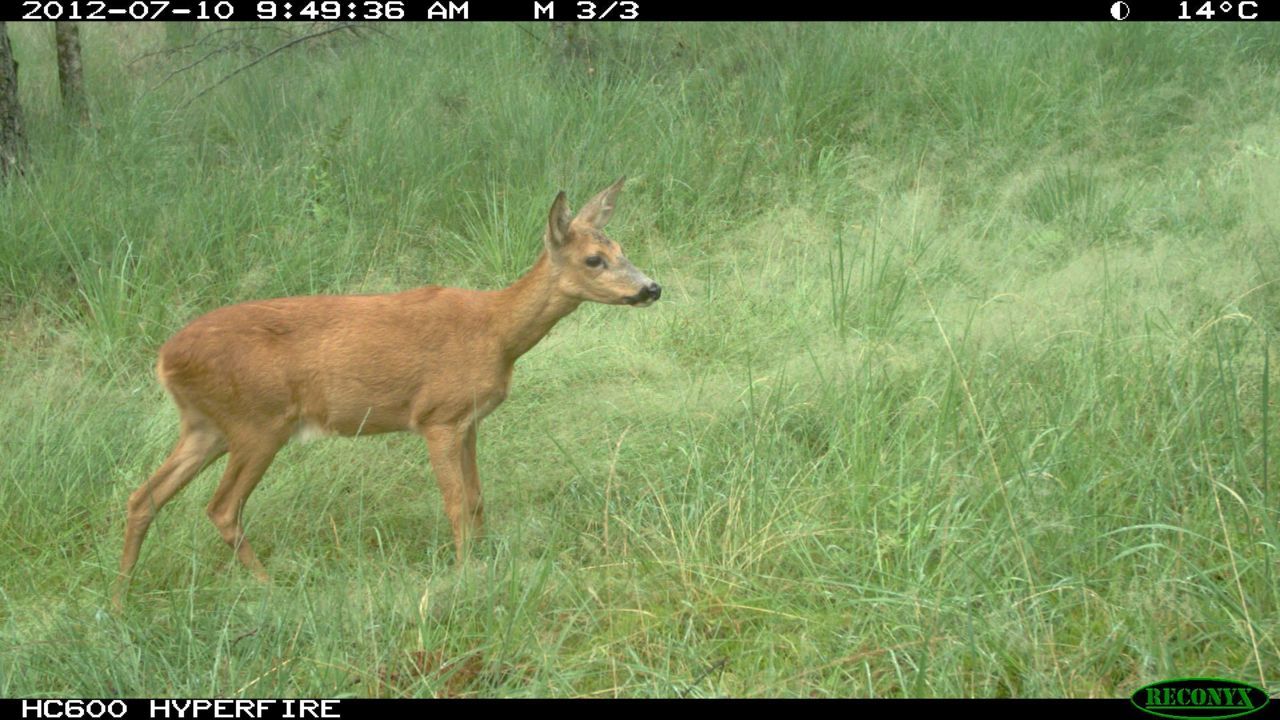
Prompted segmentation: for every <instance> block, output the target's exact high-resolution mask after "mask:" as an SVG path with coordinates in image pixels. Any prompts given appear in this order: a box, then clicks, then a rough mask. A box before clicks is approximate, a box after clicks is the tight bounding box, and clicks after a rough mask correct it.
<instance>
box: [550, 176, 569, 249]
mask: <svg viewBox="0 0 1280 720" xmlns="http://www.w3.org/2000/svg"><path fill="white" fill-rule="evenodd" d="M572 220H573V216H572V215H570V214H569V201H568V200H567V199H565V196H564V191H563V190H561V191H560V194H559V195H556V200H555V202H553V203H551V213H550V214H549V215H548V217H547V236H546V239H545V242H546V245H547V249H548V250H559V249H560V248H562V247H564V245H565V243H567V242H569V223H570V222H571V221H572Z"/></svg>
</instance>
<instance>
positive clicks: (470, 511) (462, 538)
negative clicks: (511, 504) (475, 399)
mask: <svg viewBox="0 0 1280 720" xmlns="http://www.w3.org/2000/svg"><path fill="white" fill-rule="evenodd" d="M470 433H471V435H472V443H474V428H472V429H471V430H470ZM422 434H423V436H424V437H425V438H426V440H427V451H428V452H429V453H430V454H431V469H432V470H434V471H435V474H436V482H437V483H438V484H439V485H440V494H441V496H442V497H443V498H444V512H445V515H447V516H448V517H449V523H450V524H451V525H452V526H453V546H454V549H455V550H456V551H457V554H458V562H462V560H463V558H464V557H465V553H466V548H467V544H468V543H469V541H470V540H471V538H472V536H473V535H474V534H475V532H474V531H475V528H474V527H473V519H474V517H475V513H476V509H477V508H478V506H479V503H480V494H479V483H478V482H477V483H476V487H475V488H474V489H473V488H472V487H471V486H470V484H469V483H468V482H467V477H466V472H465V471H464V467H465V465H466V463H465V462H464V460H465V457H466V455H467V452H466V449H467V447H468V445H467V435H468V430H467V429H465V428H458V427H455V426H453V425H432V426H430V427H428V428H427V429H426V430H424V431H423V433H422ZM471 447H472V448H474V444H472V445H471ZM471 455H472V457H473V462H474V450H472V452H471Z"/></svg>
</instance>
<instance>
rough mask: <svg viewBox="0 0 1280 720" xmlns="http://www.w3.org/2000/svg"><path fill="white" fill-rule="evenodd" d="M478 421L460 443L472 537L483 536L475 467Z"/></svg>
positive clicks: (481, 501)
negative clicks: (469, 502)
mask: <svg viewBox="0 0 1280 720" xmlns="http://www.w3.org/2000/svg"><path fill="white" fill-rule="evenodd" d="M479 431H480V421H478V420H477V421H476V422H474V423H472V425H471V427H470V428H468V429H467V431H466V433H465V434H464V437H463V441H462V480H463V482H464V483H466V486H467V491H468V492H467V495H466V497H467V498H468V499H469V500H470V501H471V504H470V505H469V506H468V512H467V515H468V517H469V518H470V519H471V530H472V533H473V535H472V537H473V538H479V537H480V536H481V535H483V534H484V496H483V495H482V493H481V492H480V471H479V469H478V468H477V467H476V433H478V432H479Z"/></svg>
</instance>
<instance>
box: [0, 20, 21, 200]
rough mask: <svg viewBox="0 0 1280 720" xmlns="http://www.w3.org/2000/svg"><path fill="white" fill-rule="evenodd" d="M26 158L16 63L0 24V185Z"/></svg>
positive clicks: (18, 168)
mask: <svg viewBox="0 0 1280 720" xmlns="http://www.w3.org/2000/svg"><path fill="white" fill-rule="evenodd" d="M26 155H27V136H26V134H24V132H23V129H22V106H21V105H20V104H18V63H17V62H15V61H14V59H13V48H12V47H11V46H10V45H9V33H8V31H7V30H6V29H5V24H4V23H2V22H0V182H3V181H4V179H5V178H6V177H8V176H9V174H10V173H11V172H16V171H21V170H22V163H23V161H24V160H25V159H26Z"/></svg>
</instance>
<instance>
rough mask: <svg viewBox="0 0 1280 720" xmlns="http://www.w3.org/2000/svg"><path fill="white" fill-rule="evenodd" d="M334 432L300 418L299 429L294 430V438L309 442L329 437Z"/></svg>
mask: <svg viewBox="0 0 1280 720" xmlns="http://www.w3.org/2000/svg"><path fill="white" fill-rule="evenodd" d="M332 434H333V433H332V432H330V431H328V430H325V429H324V428H323V427H320V426H319V425H317V424H315V423H313V422H309V421H307V420H300V421H298V429H297V430H294V431H293V438H294V439H295V440H297V441H298V442H300V443H309V442H311V441H312V440H318V439H320V438H323V437H329V436H330V435H332Z"/></svg>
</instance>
